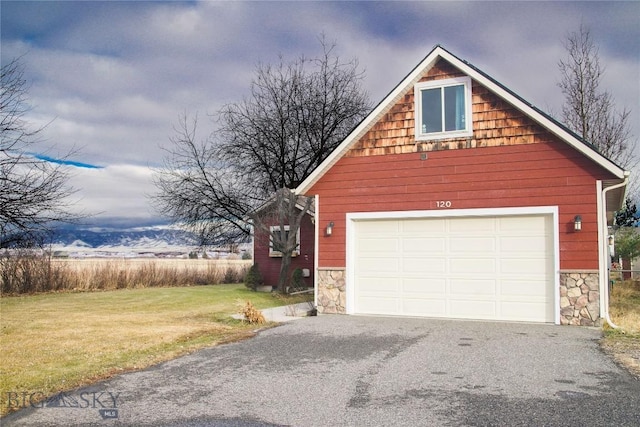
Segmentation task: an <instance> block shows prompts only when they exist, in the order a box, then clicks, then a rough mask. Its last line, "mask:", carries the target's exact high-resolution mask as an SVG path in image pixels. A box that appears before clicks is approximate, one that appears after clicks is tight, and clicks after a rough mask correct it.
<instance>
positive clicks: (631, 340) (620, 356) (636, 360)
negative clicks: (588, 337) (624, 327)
mask: <svg viewBox="0 0 640 427" xmlns="http://www.w3.org/2000/svg"><path fill="white" fill-rule="evenodd" d="M600 347H601V348H602V350H603V351H604V352H605V353H606V354H608V355H609V356H610V357H611V358H612V359H613V360H614V361H615V362H616V363H617V364H618V365H620V366H621V367H623V368H624V369H626V370H628V371H629V372H630V373H631V374H633V375H634V376H635V377H636V378H638V379H640V337H635V336H634V337H625V336H616V337H605V338H603V339H602V340H601V341H600Z"/></svg>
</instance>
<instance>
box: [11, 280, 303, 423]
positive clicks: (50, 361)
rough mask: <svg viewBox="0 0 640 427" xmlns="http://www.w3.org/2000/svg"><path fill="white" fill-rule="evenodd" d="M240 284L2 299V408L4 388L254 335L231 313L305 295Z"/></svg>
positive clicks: (56, 385) (28, 387) (52, 382)
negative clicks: (260, 290) (256, 289)
mask: <svg viewBox="0 0 640 427" xmlns="http://www.w3.org/2000/svg"><path fill="white" fill-rule="evenodd" d="M309 298H310V297H309V295H305V296H297V297H287V298H286V299H285V298H284V297H282V296H278V295H272V294H266V293H256V292H252V291H250V290H248V289H247V288H245V287H244V285H214V286H197V287H186V288H145V289H131V290H118V291H107V292H90V293H53V294H41V295H31V296H18V297H3V298H0V316H1V317H0V326H1V332H0V408H1V409H0V414H5V413H6V412H7V406H8V405H7V397H8V396H9V395H8V393H9V392H19V393H22V392H30V393H36V392H37V393H41V394H43V395H53V394H55V393H56V392H58V391H62V390H69V389H73V388H76V387H78V386H81V385H85V384H88V383H91V382H94V381H96V380H100V379H104V378H107V377H109V376H112V375H114V374H118V373H121V372H124V371H128V370H134V369H140V368H144V367H147V366H150V365H153V364H155V363H158V362H161V361H165V360H169V359H171V358H175V357H176V356H179V355H183V354H186V353H188V352H191V351H193V350H196V349H199V348H202V347H205V346H211V345H214V344H217V343H222V342H229V341H235V340H239V339H242V338H246V337H249V336H251V335H253V331H254V330H255V329H256V327H255V325H249V324H247V323H245V322H242V321H237V320H233V319H231V318H230V315H231V314H234V313H237V312H238V311H239V309H240V307H241V306H242V305H243V304H244V303H245V302H246V301H251V302H252V303H253V304H254V305H255V306H256V307H258V308H261V309H262V308H267V307H274V306H278V305H284V304H289V303H296V302H301V301H304V300H308V299H309Z"/></svg>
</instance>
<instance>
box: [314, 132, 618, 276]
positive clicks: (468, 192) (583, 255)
mask: <svg viewBox="0 0 640 427" xmlns="http://www.w3.org/2000/svg"><path fill="white" fill-rule="evenodd" d="M551 139H552V138H551V137H545V138H541V140H551ZM421 155H422V153H408V154H393V155H386V156H369V157H365V156H360V157H343V158H341V159H340V160H339V161H338V162H337V163H336V164H335V165H334V166H333V167H332V168H331V169H330V170H329V171H328V172H327V173H326V174H325V175H324V176H323V177H322V178H321V179H320V180H319V181H318V182H317V183H316V184H315V185H314V186H313V187H312V188H311V189H310V191H309V192H308V193H307V195H313V194H318V195H319V196H320V215H321V216H320V224H321V227H322V226H323V225H324V224H326V223H328V222H329V221H333V222H334V223H335V226H334V230H333V235H332V236H330V237H325V236H321V237H320V241H319V250H320V254H319V267H343V266H345V227H346V224H345V220H346V214H347V213H349V212H378V211H406V210H436V209H438V208H437V206H436V202H437V201H439V200H448V201H451V209H472V208H500V207H527V206H558V207H559V222H560V224H559V231H560V268H562V269H597V268H598V248H597V213H596V180H598V179H606V178H610V176H608V174H607V173H606V172H605V171H604V170H603V169H602V168H600V167H599V166H597V165H596V164H595V163H593V162H592V161H590V160H589V159H587V158H585V157H584V156H583V155H582V154H580V153H578V152H577V151H576V150H574V149H572V148H571V147H569V146H568V145H567V144H565V143H563V142H560V141H557V140H556V141H554V142H549V143H536V144H527V145H512V146H502V147H485V148H472V149H464V150H445V151H433V152H429V153H428V154H427V159H426V160H421ZM443 214H444V215H446V209H443ZM575 215H581V216H582V223H583V229H582V231H581V232H578V233H576V232H574V231H573V218H574V217H575Z"/></svg>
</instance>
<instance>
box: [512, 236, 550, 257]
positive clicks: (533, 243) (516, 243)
mask: <svg viewBox="0 0 640 427" xmlns="http://www.w3.org/2000/svg"><path fill="white" fill-rule="evenodd" d="M548 241H549V238H548V236H546V235H544V234H543V235H537V236H510V237H501V238H500V249H501V250H502V251H505V252H511V253H524V254H531V253H540V252H544V251H546V250H547V245H548Z"/></svg>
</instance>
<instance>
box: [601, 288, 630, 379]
mask: <svg viewBox="0 0 640 427" xmlns="http://www.w3.org/2000/svg"><path fill="white" fill-rule="evenodd" d="M610 314H611V320H613V322H614V323H615V324H616V325H617V326H619V327H620V329H611V328H609V327H608V326H605V335H604V338H603V339H602V342H601V344H602V347H603V348H604V350H605V351H606V352H607V353H609V354H611V355H612V356H613V357H614V358H615V359H616V361H617V362H618V363H620V364H621V365H624V366H625V367H627V368H628V369H629V370H630V371H631V372H633V373H635V374H636V375H637V376H638V377H639V378H640V282H633V281H625V282H620V281H618V282H616V283H615V284H614V285H613V288H612V291H611V304H610Z"/></svg>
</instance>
